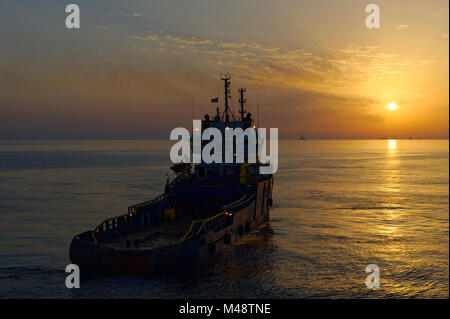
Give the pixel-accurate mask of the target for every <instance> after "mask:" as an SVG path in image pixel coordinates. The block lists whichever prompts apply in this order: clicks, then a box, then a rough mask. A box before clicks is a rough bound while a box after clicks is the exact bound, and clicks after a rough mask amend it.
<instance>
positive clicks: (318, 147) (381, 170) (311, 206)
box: [0, 140, 449, 298]
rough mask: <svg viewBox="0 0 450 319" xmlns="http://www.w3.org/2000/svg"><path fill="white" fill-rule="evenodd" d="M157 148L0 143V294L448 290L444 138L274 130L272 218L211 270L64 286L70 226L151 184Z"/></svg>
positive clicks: (150, 189) (147, 193)
mask: <svg viewBox="0 0 450 319" xmlns="http://www.w3.org/2000/svg"><path fill="white" fill-rule="evenodd" d="M169 147H170V144H169V143H168V142H165V141H0V297H2V298H10V297H14V298H22V297H28V298H42V297H53V298H58V297H63V298H91V297H95V298H109V297H118V298H183V297H189V298H211V297H212V298H214V297H220V298H229V297H232V298H236V297H242V298H253V297H256V298H380V297H384V298H410V297H415V298H418V297H420V298H422V297H424V298H448V297H449V185H448V183H449V142H448V140H397V141H388V140H357V141H294V140H291V141H280V166H279V167H280V168H279V171H278V173H277V174H276V180H275V184H274V208H273V210H272V213H271V214H272V221H271V223H270V226H269V227H267V228H266V229H263V230H262V231H260V232H258V233H255V234H252V235H250V236H248V237H246V238H245V239H244V240H243V241H241V242H240V243H239V244H238V245H237V246H236V247H234V249H233V250H232V251H231V252H229V253H228V254H226V256H224V258H223V259H222V260H221V261H220V263H218V264H217V265H216V266H214V267H213V268H212V269H210V270H204V271H201V272H199V273H197V274H193V275H192V276H190V277H175V278H174V277H172V278H156V279H143V278H138V277H133V276H126V277H114V278H95V279H89V280H85V281H82V283H81V289H78V290H75V289H72V290H69V289H67V288H66V287H65V284H64V280H65V275H66V273H65V272H64V269H65V266H66V265H67V264H68V263H70V262H69V258H68V248H69V244H70V240H71V239H72V237H73V236H74V235H75V234H76V233H78V232H81V231H84V230H87V229H92V228H93V227H94V226H96V225H97V224H98V223H99V222H100V221H101V220H102V219H104V218H107V217H110V216H113V215H117V214H122V213H124V212H126V208H127V207H128V206H129V205H130V204H133V203H136V202H139V201H143V200H147V199H150V198H152V197H153V196H155V195H158V194H159V193H161V191H162V187H163V185H164V183H165V179H166V173H167V172H168V171H169V169H168V168H169V165H170V163H169V158H168V154H169V153H168V152H169ZM368 264H377V265H378V266H379V267H380V276H381V287H380V288H379V289H377V290H369V289H367V288H366V286H365V278H366V275H367V274H366V273H365V267H366V265H368Z"/></svg>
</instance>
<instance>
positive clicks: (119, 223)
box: [91, 194, 172, 243]
mask: <svg viewBox="0 0 450 319" xmlns="http://www.w3.org/2000/svg"><path fill="white" fill-rule="evenodd" d="M171 205H172V201H171V200H170V198H169V195H167V194H162V195H159V196H157V197H156V198H154V199H152V200H150V201H146V202H143V203H139V204H136V205H133V206H130V207H128V213H127V214H124V215H120V216H115V217H112V218H108V219H105V220H104V221H102V222H101V223H100V224H99V225H98V226H97V227H96V228H95V229H94V230H93V231H92V233H91V236H92V239H93V240H94V242H95V243H97V242H98V241H99V240H108V239H111V238H114V237H116V236H120V235H123V234H126V233H130V232H133V231H137V230H139V229H142V228H146V227H148V226H150V225H154V224H159V223H160V222H161V213H162V212H163V211H164V209H166V208H168V207H170V206H171Z"/></svg>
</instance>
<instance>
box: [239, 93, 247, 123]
mask: <svg viewBox="0 0 450 319" xmlns="http://www.w3.org/2000/svg"><path fill="white" fill-rule="evenodd" d="M246 91H247V90H246V89H244V88H240V89H238V92H239V93H240V94H241V97H240V99H239V103H240V104H241V110H240V111H239V113H240V114H241V121H244V114H245V113H246V112H247V110H244V103H245V102H247V99H245V98H244V93H245V92H246Z"/></svg>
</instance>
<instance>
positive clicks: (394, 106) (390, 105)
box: [388, 102, 397, 111]
mask: <svg viewBox="0 0 450 319" xmlns="http://www.w3.org/2000/svg"><path fill="white" fill-rule="evenodd" d="M388 107H389V110H391V111H395V110H396V109H397V104H395V103H394V102H391V103H389V105H388Z"/></svg>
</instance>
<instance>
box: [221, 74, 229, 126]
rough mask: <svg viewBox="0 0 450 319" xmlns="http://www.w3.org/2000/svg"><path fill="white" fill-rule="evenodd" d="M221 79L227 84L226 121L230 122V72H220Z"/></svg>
mask: <svg viewBox="0 0 450 319" xmlns="http://www.w3.org/2000/svg"><path fill="white" fill-rule="evenodd" d="M220 79H221V80H222V81H223V82H224V86H225V121H226V122H229V121H230V116H229V115H228V111H229V110H230V108H229V107H228V95H229V93H230V89H229V88H230V79H231V75H230V74H229V73H225V74H222V73H221V74H220Z"/></svg>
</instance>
